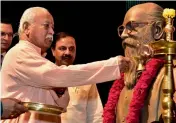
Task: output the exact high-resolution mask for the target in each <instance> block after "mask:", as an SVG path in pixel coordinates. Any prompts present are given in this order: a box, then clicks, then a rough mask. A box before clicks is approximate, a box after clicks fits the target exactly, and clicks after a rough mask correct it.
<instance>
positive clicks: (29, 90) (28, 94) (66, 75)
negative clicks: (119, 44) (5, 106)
mask: <svg viewBox="0 0 176 123" xmlns="http://www.w3.org/2000/svg"><path fill="white" fill-rule="evenodd" d="M119 78H120V71H119V66H118V62H117V57H115V58H110V59H108V60H104V61H98V62H92V63H88V64H83V65H70V66H68V67H67V66H57V65H55V64H54V63H52V62H50V61H49V60H47V59H45V58H43V57H42V56H41V49H40V48H39V47H37V46H35V45H33V44H32V43H30V42H28V41H22V40H21V41H19V43H18V44H17V45H16V46H14V47H13V48H11V49H10V50H9V51H8V52H7V54H6V56H5V57H4V61H3V65H2V69H1V90H2V94H1V95H2V97H1V98H6V97H13V98H17V99H19V100H21V101H25V102H38V103H45V104H50V105H58V103H57V98H55V97H57V95H56V94H55V92H54V91H53V90H52V88H53V87H69V86H80V85H85V84H93V83H100V82H105V81H111V80H115V79H119ZM4 121H5V122H11V121H13V122H17V121H18V122H20V123H40V122H42V123H57V122H58V117H52V116H43V115H39V114H37V113H34V112H31V113H26V114H23V115H20V117H18V118H16V119H13V120H4ZM13 122H11V123H13Z"/></svg>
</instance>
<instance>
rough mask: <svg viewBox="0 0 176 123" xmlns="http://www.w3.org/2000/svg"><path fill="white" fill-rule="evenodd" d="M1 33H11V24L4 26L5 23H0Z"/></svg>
mask: <svg viewBox="0 0 176 123" xmlns="http://www.w3.org/2000/svg"><path fill="white" fill-rule="evenodd" d="M0 25H1V26H0V27H1V31H9V32H13V29H12V25H11V24H5V23H1V24H0Z"/></svg>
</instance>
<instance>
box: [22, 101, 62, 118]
mask: <svg viewBox="0 0 176 123" xmlns="http://www.w3.org/2000/svg"><path fill="white" fill-rule="evenodd" d="M22 104H23V105H24V106H25V107H26V108H28V110H32V111H36V112H38V113H43V114H48V115H57V116H58V115H60V114H61V113H64V112H65V110H64V108H62V107H58V106H54V105H48V104H43V103H34V102H22Z"/></svg>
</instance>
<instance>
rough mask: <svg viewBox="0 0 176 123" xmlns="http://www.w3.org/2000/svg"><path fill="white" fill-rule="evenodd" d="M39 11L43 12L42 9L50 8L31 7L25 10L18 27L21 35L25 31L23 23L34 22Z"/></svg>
mask: <svg viewBox="0 0 176 123" xmlns="http://www.w3.org/2000/svg"><path fill="white" fill-rule="evenodd" d="M39 11H40V12H41V11H48V10H47V9H45V8H43V7H31V8H28V9H26V10H25V11H24V13H23V15H22V17H21V19H20V24H19V28H18V34H19V35H20V34H21V33H23V32H24V28H23V24H24V23H25V22H28V23H32V22H34V18H35V16H36V15H37V13H38V12H39Z"/></svg>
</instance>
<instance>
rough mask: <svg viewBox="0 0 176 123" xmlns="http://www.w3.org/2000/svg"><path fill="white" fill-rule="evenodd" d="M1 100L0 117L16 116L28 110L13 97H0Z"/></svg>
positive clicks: (10, 117)
mask: <svg viewBox="0 0 176 123" xmlns="http://www.w3.org/2000/svg"><path fill="white" fill-rule="evenodd" d="M1 102H2V105H3V114H2V116H1V119H12V118H16V117H18V116H19V115H21V114H22V113H24V112H26V111H28V110H27V108H25V107H24V106H23V105H22V104H21V101H19V100H17V99H15V98H2V99H1Z"/></svg>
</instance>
